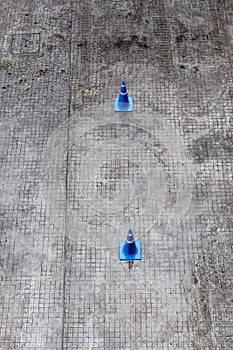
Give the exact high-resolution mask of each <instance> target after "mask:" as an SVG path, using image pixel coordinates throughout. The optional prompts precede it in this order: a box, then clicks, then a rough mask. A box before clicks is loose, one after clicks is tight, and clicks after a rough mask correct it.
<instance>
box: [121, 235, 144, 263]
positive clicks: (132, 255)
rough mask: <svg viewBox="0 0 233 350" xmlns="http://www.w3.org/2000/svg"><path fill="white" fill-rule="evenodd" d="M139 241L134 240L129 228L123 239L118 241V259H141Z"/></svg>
mask: <svg viewBox="0 0 233 350" xmlns="http://www.w3.org/2000/svg"><path fill="white" fill-rule="evenodd" d="M141 258H142V252H141V242H140V241H139V240H137V241H135V239H134V235H133V231H132V230H129V231H128V233H127V237H126V240H125V241H120V242H119V259H120V260H141Z"/></svg>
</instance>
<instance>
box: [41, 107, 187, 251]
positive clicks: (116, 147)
mask: <svg viewBox="0 0 233 350" xmlns="http://www.w3.org/2000/svg"><path fill="white" fill-rule="evenodd" d="M98 115H99V114H98V113H97V116H98ZM154 118H155V116H154ZM118 119H119V118H118ZM91 120H92V124H94V123H93V116H92V117H90V119H86V121H84V122H83V124H82V122H81V125H80V124H78V123H76V122H74V125H73V126H72V131H71V132H70V135H69V141H68V143H67V138H66V136H67V128H68V124H67V123H66V124H63V125H62V126H61V127H59V128H58V129H57V130H56V132H54V133H53V134H52V135H51V137H50V140H49V141H48V143H47V148H46V150H45V152H44V154H43V159H42V161H43V165H42V172H41V192H42V196H43V200H44V202H45V205H46V208H47V212H48V213H49V215H50V217H51V218H52V220H53V222H54V224H55V225H56V226H57V228H58V229H59V230H60V232H61V233H62V234H64V233H65V234H66V235H67V236H68V237H70V238H71V239H73V240H75V241H80V242H81V241H85V244H87V245H92V246H95V247H102V248H103V247H106V248H110V247H116V246H117V245H118V240H119V238H122V237H123V235H124V234H126V232H127V230H128V229H129V228H132V229H133V230H134V231H135V232H136V236H137V238H140V235H142V234H144V233H146V232H147V233H148V232H149V231H150V230H151V229H152V227H153V226H154V225H160V226H161V225H163V226H164V228H165V231H164V233H165V234H170V233H171V231H172V229H173V228H174V225H176V224H177V223H179V221H180V220H181V218H182V217H183V215H184V213H185V210H186V209H187V207H188V204H189V201H190V199H191V195H190V180H191V175H190V174H191V172H190V164H188V160H187V159H186V158H185V152H184V150H183V149H182V147H181V145H182V142H181V140H180V137H179V136H177V135H176V134H175V133H173V131H172V129H171V128H167V127H166V125H165V126H164V125H159V131H160V132H155V131H154V130H153V129H150V128H149V130H150V131H149V130H148V128H145V127H143V126H141V125H138V123H137V124H135V123H134V122H133V121H131V120H130V119H128V120H127V118H126V119H125V120H123V121H118V122H116V121H113V120H112V113H106V112H105V114H104V115H102V116H101V118H100V120H98V119H97V120H95V126H93V127H90V126H91V123H90V122H91ZM138 120H143V116H142V117H141V118H139V119H138ZM144 120H145V119H144ZM148 120H149V119H148ZM171 134H172V135H171Z"/></svg>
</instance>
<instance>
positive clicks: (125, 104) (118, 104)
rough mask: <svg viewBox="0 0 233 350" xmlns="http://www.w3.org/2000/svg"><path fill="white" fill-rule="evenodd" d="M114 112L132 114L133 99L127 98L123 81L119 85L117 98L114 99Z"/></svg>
mask: <svg viewBox="0 0 233 350" xmlns="http://www.w3.org/2000/svg"><path fill="white" fill-rule="evenodd" d="M114 111H115V112H132V111H133V99H132V97H128V94H127V89H126V85H125V82H124V80H123V81H122V83H121V87H120V94H119V97H116V98H115V99H114Z"/></svg>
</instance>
